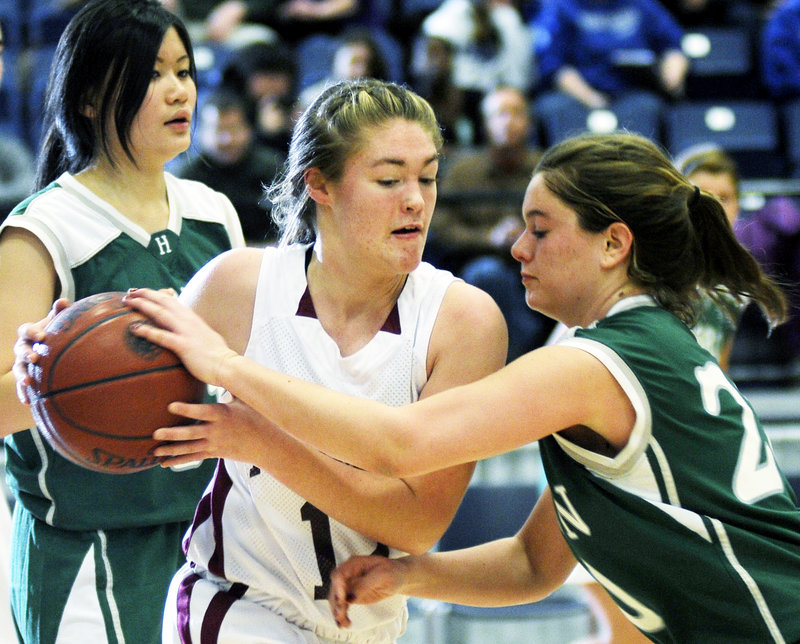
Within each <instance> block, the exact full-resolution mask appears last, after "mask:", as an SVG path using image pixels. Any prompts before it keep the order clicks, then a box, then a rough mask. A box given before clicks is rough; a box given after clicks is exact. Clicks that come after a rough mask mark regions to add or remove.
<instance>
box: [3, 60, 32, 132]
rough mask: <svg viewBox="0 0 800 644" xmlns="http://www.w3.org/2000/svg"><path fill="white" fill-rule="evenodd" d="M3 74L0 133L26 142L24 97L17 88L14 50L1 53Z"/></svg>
mask: <svg viewBox="0 0 800 644" xmlns="http://www.w3.org/2000/svg"><path fill="white" fill-rule="evenodd" d="M3 63H4V66H5V67H4V73H3V82H2V84H0V131H2V132H7V133H8V134H10V135H12V136H14V137H16V138H18V139H22V140H23V141H27V132H26V129H25V119H24V104H25V96H24V95H23V94H22V91H21V89H20V87H19V83H18V77H17V53H16V51H15V50H10V51H6V52H4V53H3Z"/></svg>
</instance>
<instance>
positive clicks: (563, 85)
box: [536, 0, 689, 143]
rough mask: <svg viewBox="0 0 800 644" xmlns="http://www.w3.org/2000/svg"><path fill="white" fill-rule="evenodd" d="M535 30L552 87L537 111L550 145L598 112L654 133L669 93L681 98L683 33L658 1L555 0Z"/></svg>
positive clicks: (545, 76)
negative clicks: (590, 113)
mask: <svg viewBox="0 0 800 644" xmlns="http://www.w3.org/2000/svg"><path fill="white" fill-rule="evenodd" d="M536 27H537V29H536V33H537V34H538V43H539V44H538V45H537V60H538V62H539V71H540V74H541V78H542V81H541V82H542V85H541V87H542V88H545V89H547V90H550V91H546V92H545V94H544V95H543V96H542V97H541V98H540V99H539V101H538V105H537V113H538V114H539V117H540V118H541V119H542V122H543V124H544V126H545V130H546V133H547V135H548V137H549V138H550V141H548V142H549V143H554V142H556V140H560V139H562V138H564V137H565V136H566V135H568V134H573V133H574V132H570V131H568V130H569V129H570V128H574V127H575V125H574V124H578V123H585V122H586V116H587V114H588V112H589V111H591V110H595V109H609V110H611V111H613V112H614V113H615V115H616V116H617V118H618V120H619V124H618V125H619V126H622V127H627V128H629V129H633V130H636V131H638V132H639V133H641V134H644V135H645V136H652V135H653V134H655V133H656V132H655V130H656V128H657V123H658V119H659V117H660V112H661V108H662V105H663V99H664V97H672V98H679V97H681V96H682V95H683V90H684V81H685V78H686V73H687V71H688V68H689V62H688V59H687V58H686V56H685V55H684V54H683V52H682V51H681V39H682V37H683V30H682V29H681V27H680V25H679V24H678V23H677V22H676V20H675V19H674V18H673V17H672V16H671V15H670V13H669V12H668V11H667V10H666V9H665V8H664V7H663V6H662V5H661V4H659V3H658V2H656V1H655V0H554V1H553V2H552V3H550V4H548V5H545V7H544V9H543V10H542V12H541V13H540V14H539V16H538V18H537V19H536ZM580 129H583V128H580ZM648 130H651V131H648Z"/></svg>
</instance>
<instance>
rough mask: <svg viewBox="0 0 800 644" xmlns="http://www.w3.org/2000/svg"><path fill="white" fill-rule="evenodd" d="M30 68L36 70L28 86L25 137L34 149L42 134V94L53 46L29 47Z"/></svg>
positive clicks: (51, 58)
mask: <svg viewBox="0 0 800 644" xmlns="http://www.w3.org/2000/svg"><path fill="white" fill-rule="evenodd" d="M30 53H31V60H32V69H36V70H38V71H37V73H36V74H32V75H31V79H30V87H29V88H28V96H27V101H26V110H25V111H26V114H27V139H28V142H29V143H30V145H31V147H32V148H33V149H34V150H38V149H39V143H40V140H41V136H42V131H41V130H42V117H43V116H44V96H45V90H46V89H47V80H48V78H49V76H50V65H51V64H52V62H53V56H54V54H55V46H50V47H43V48H37V49H31V52H30Z"/></svg>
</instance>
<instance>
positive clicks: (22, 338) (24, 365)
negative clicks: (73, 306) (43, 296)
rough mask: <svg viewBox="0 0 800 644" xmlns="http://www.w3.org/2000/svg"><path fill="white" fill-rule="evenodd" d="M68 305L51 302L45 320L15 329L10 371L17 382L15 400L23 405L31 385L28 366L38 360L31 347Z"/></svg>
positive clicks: (26, 403) (40, 339)
mask: <svg viewBox="0 0 800 644" xmlns="http://www.w3.org/2000/svg"><path fill="white" fill-rule="evenodd" d="M69 304H70V302H69V300H67V299H65V298H60V299H58V300H56V301H55V302H53V306H52V307H51V308H50V312H49V313H48V314H47V317H46V318H44V319H42V320H39V321H38V322H26V323H25V324H22V325H20V327H19V329H17V341H16V342H15V343H14V366H13V367H11V371H12V373H13V374H14V378H15V379H16V381H17V398H19V401H20V402H21V403H22V404H23V405H29V404H30V400H29V399H28V385H30V384H31V377H30V375H29V373H28V365H29V364H33V363H35V362H36V361H37V360H38V359H39V354H38V353H36V352H35V351H34V350H33V345H34V344H35V343H36V342H41V341H42V340H44V338H45V330H44V329H45V327H46V326H47V325H48V324H49V323H50V321H51V320H52V319H53V318H54V317H55V316H56V315H58V314H59V313H60V312H61V311H63V310H64V309H65V308H67V307H68V306H69Z"/></svg>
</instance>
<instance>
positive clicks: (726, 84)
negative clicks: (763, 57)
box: [682, 26, 763, 100]
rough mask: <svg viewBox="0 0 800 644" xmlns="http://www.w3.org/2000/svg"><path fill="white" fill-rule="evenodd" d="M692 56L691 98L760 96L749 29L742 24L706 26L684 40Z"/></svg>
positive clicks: (688, 84)
mask: <svg viewBox="0 0 800 644" xmlns="http://www.w3.org/2000/svg"><path fill="white" fill-rule="evenodd" d="M682 49H683V53H684V54H686V56H687V57H688V58H689V61H690V67H689V73H688V74H687V77H686V98H688V99H689V100H709V99H734V98H736V99H744V98H750V99H752V98H758V97H759V96H760V95H761V93H762V89H763V88H762V86H761V83H760V81H759V79H758V74H757V73H755V72H756V69H755V66H754V51H753V45H752V41H751V37H750V33H749V32H748V31H747V30H746V29H745V28H743V27H731V26H729V27H703V28H700V29H695V30H691V31H687V32H686V34H685V35H684V37H683V40H682Z"/></svg>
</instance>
